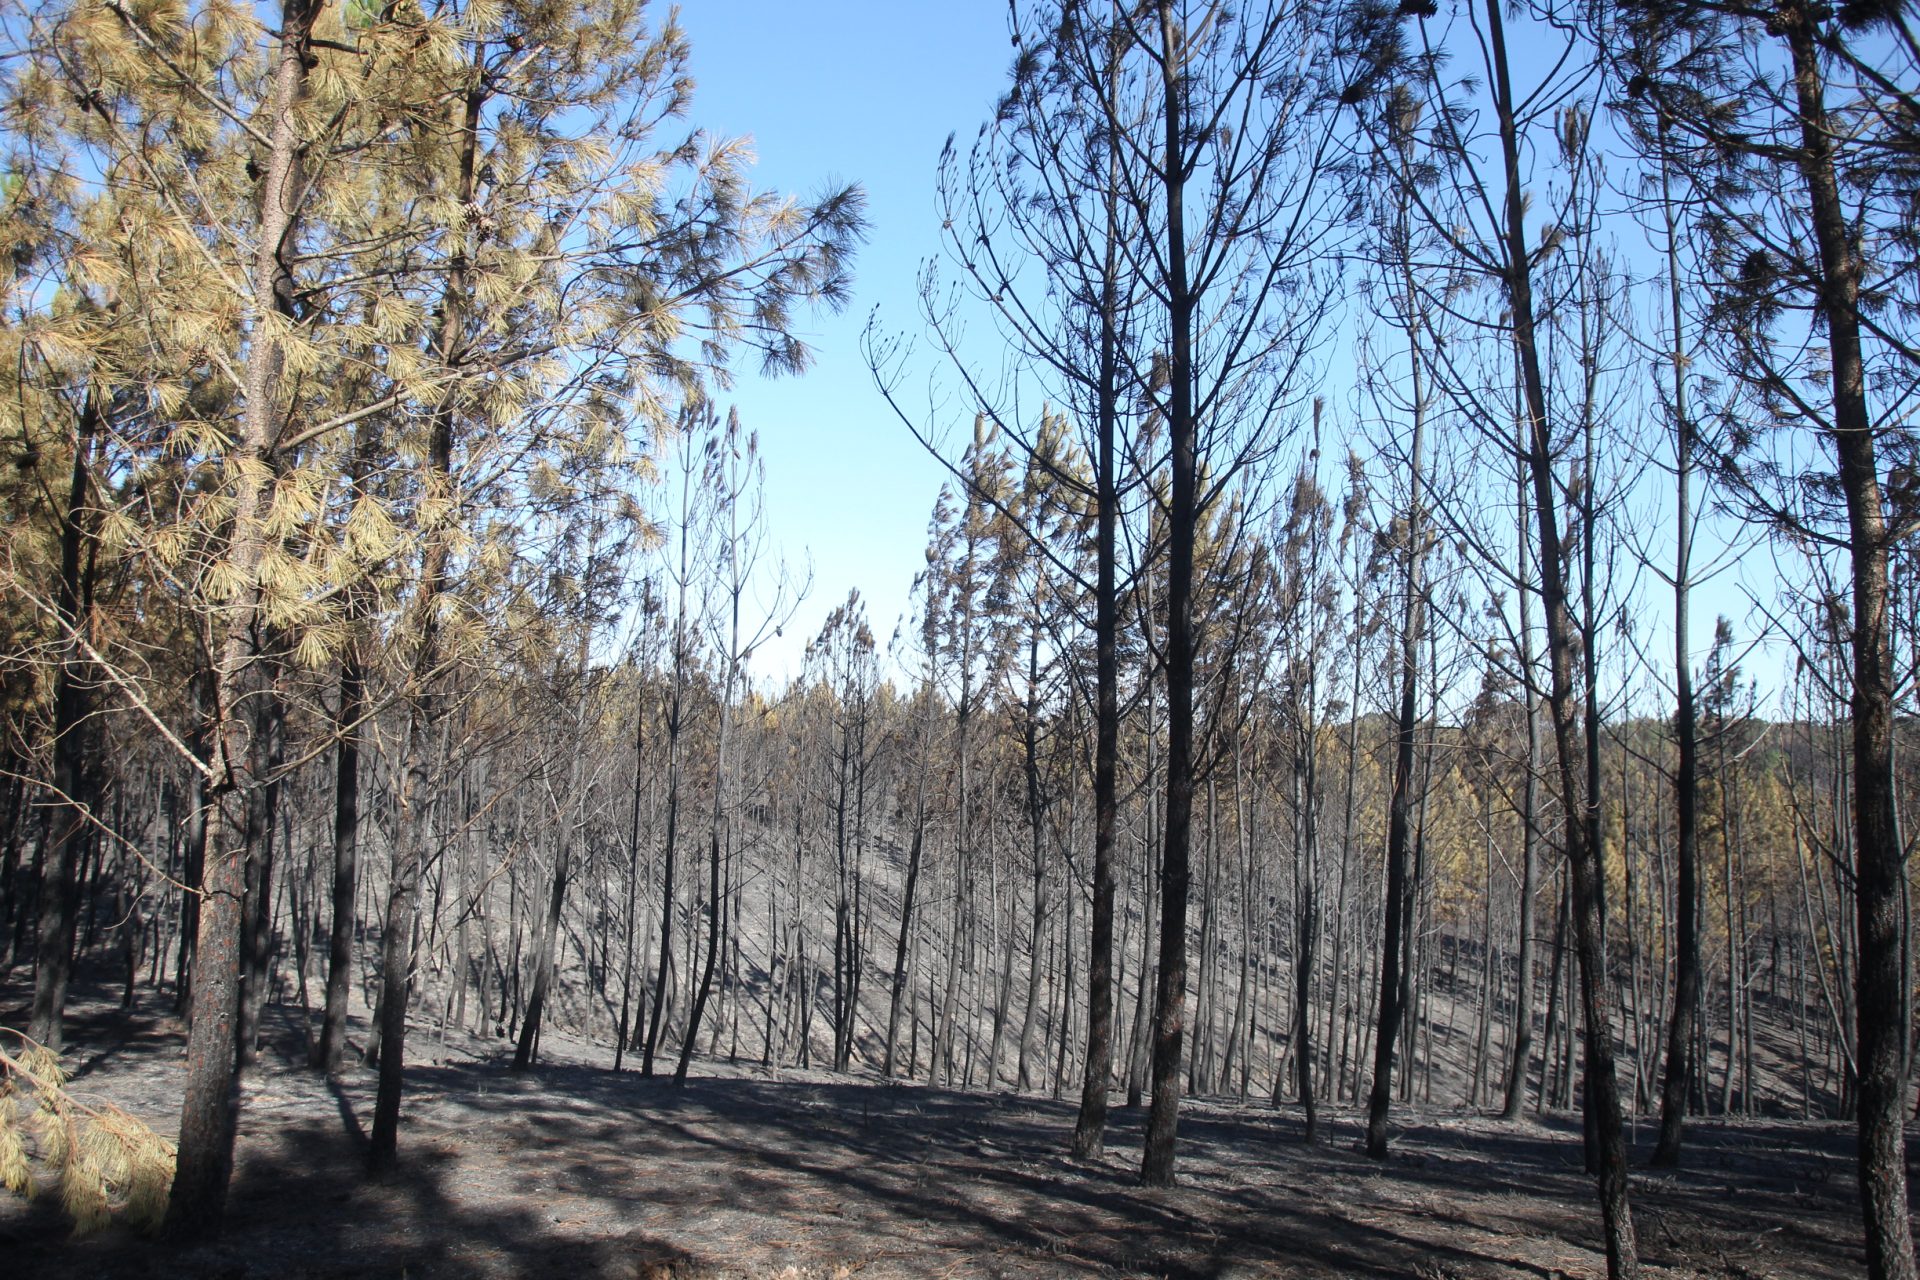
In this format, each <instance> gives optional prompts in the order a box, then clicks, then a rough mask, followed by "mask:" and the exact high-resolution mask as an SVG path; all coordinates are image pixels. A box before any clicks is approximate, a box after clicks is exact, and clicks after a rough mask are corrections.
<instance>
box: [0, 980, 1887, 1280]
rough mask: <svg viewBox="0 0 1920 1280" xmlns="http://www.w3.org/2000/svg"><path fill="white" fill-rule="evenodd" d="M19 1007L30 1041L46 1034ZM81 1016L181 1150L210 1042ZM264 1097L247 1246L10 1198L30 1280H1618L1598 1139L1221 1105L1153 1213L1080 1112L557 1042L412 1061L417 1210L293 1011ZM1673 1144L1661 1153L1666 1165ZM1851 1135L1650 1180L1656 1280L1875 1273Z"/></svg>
mask: <svg viewBox="0 0 1920 1280" xmlns="http://www.w3.org/2000/svg"><path fill="white" fill-rule="evenodd" d="M21 994H22V993H21V992H20V989H19V985H18V982H17V981H16V982H15V983H13V984H10V985H9V987H8V988H7V989H6V991H5V993H4V999H0V1022H5V1023H6V1024H8V1025H17V1021H16V1015H17V1013H18V1012H19V1010H18V1009H17V1007H16V1006H17V1005H18V1004H19V1003H20V996H21ZM83 995H91V996H93V997H95V998H91V999H83V1000H82V1001H81V1002H80V1003H79V1007H78V1012H79V1015H80V1016H79V1019H78V1025H77V1028H76V1032H75V1034H74V1035H73V1037H72V1039H73V1041H74V1044H73V1048H72V1052H71V1053H70V1054H69V1062H70V1064H71V1065H72V1066H73V1068H74V1069H76V1070H77V1073H78V1078H77V1079H76V1080H75V1082H74V1087H75V1088H76V1089H77V1090H80V1091H82V1092H84V1093H86V1094H90V1095H92V1096H94V1097H97V1098H101V1099H105V1100H108V1101H112V1102H115V1103H118V1104H119V1105H122V1106H124V1107H126V1108H127V1109H129V1110H131V1111H132V1112H134V1113H135V1114H137V1115H139V1116H141V1117H142V1118H144V1119H146V1120H147V1121H149V1122H150V1123H151V1124H153V1125H154V1126H155V1127H156V1128H158V1129H159V1130H160V1131H161V1132H162V1133H171V1131H172V1129H173V1127H174V1125H175V1123H176V1108H177V1106H178V1090H179V1082H180V1077H181V1071H182V1068H181V1060H180V1052H181V1045H182V1037H181V1029H180V1026H179V1024H178V1022H177V1020H176V1019H174V1018H172V1017H171V1016H170V1015H169V1014H167V1013H165V1012H163V1011H161V1010H160V1009H159V1008H158V1005H157V1002H156V1001H153V1000H151V999H150V998H149V999H147V1000H145V1001H144V1002H143V1007H142V1009H141V1010H139V1011H138V1012H136V1013H135V1014H134V1015H132V1016H127V1015H123V1014H121V1013H120V1012H119V1011H118V1010H117V1009H115V1008H114V1007H113V1006H112V1005H111V1004H110V1002H109V1001H108V1000H107V998H106V992H105V991H104V990H100V991H97V992H85V993H83ZM273 1017H274V1024H273V1028H272V1029H273V1030H274V1032H275V1033H276V1034H275V1038H274V1039H273V1041H272V1042H271V1043H270V1044H269V1045H268V1046H267V1047H266V1048H265V1049H264V1050H263V1053H262V1062H261V1064H260V1065H259V1066H258V1067H256V1068H254V1069H252V1070H251V1071H250V1072H249V1075H248V1079H247V1083H246V1087H245V1104H244V1111H243V1118H242V1122H241V1140H240V1150H239V1164H238V1170H237V1173H236V1176H235V1179H234V1185H233V1200H232V1214H231V1225H230V1228H229V1230H228V1231H227V1233H226V1234H225V1236H224V1237H223V1238H222V1239H221V1240H220V1241H219V1242H218V1243H216V1244H212V1245H205V1246H200V1247H197V1248H192V1249H175V1248H171V1247H168V1246H163V1245H158V1244H153V1243H149V1242H146V1241H143V1240H139V1239H136V1238H133V1237H130V1236H129V1235H127V1234H125V1233H124V1232H121V1231H118V1230H115V1231H110V1232H108V1233H106V1234H105V1235H102V1236H100V1237H96V1238H94V1239H91V1240H86V1241H79V1242H72V1241H69V1240H67V1239H66V1229H65V1226H64V1224H63V1223H62V1222H61V1220H60V1219H59V1217H58V1214H57V1212H56V1211H55V1210H54V1209H53V1208H52V1207H51V1206H50V1205H49V1204H47V1203H46V1202H45V1201H44V1200H43V1201H41V1202H38V1203H36V1204H34V1205H30V1206H29V1205H24V1204H22V1203H20V1202H17V1201H14V1200H12V1199H11V1198H6V1199H4V1200H0V1276H4V1277H8V1278H9V1280H26V1278H27V1277H40V1276H47V1277H92V1276H155V1277H217V1278H219V1280H241V1278H242V1277H248V1278H253V1277H277V1276H287V1277H368V1278H371V1277H394V1278H396V1280H397V1278H399V1277H407V1278H408V1280H424V1278H426V1277H456V1276H479V1277H509V1276H526V1277H537V1278H540V1280H589V1278H599V1277H629V1278H646V1280H664V1278H666V1277H674V1278H675V1280H695V1278H706V1277H730V1276H741V1277H790V1278H792V1280H802V1278H805V1280H813V1278H816V1277H838V1276H848V1277H852V1276H863V1277H866V1276H871V1277H997V1276H1009V1277H1037V1276H1129V1277H1132V1276H1140V1277H1145V1276H1166V1277H1182V1278H1187V1277H1193V1278H1197V1277H1256V1276H1285V1277H1295V1276H1298V1277H1326V1276H1408V1277H1424V1278H1426V1280H1441V1278H1443V1277H1445V1278H1465V1277H1489V1278H1491V1277H1541V1278H1543V1280H1551V1278H1553V1277H1562V1276H1565V1277H1585V1276H1600V1275H1604V1274H1605V1264H1604V1258H1603V1257H1602V1255H1601V1253H1600V1234H1599V1225H1598V1217H1597V1211H1596V1209H1595V1207H1594V1201H1593V1197H1592V1183H1591V1181H1590V1180H1589V1179H1588V1178H1587V1177H1586V1175H1585V1174H1584V1173H1583V1172H1582V1170H1581V1163H1580V1135H1579V1125H1578V1119H1577V1117H1568V1116H1552V1117H1548V1118H1547V1119H1545V1120H1544V1121H1531V1120H1529V1121H1526V1122H1522V1123H1515V1124H1509V1123H1505V1122H1501V1121H1498V1120H1494V1119H1490V1118H1487V1117H1484V1116H1478V1115H1464V1114H1460V1113H1457V1112H1456V1113H1420V1112H1405V1113H1403V1117H1402V1118H1403V1123H1402V1125H1401V1128H1400V1130H1399V1132H1398V1136H1397V1137H1396V1139H1395V1143H1394V1154H1393V1156H1392V1158H1390V1159H1389V1160H1387V1161H1386V1162H1384V1163H1376V1162H1373V1161H1371V1160H1368V1159H1367V1158H1366V1157H1365V1156H1364V1155H1362V1154H1361V1153H1360V1152H1359V1150H1358V1149H1357V1147H1358V1141H1359V1136H1360V1122H1359V1117H1358V1116H1357V1115H1355V1114H1353V1113H1350V1112H1344V1111H1336V1112H1333V1113H1332V1114H1331V1115H1330V1116H1327V1117H1325V1118H1324V1119H1323V1132H1322V1139H1321V1141H1320V1142H1319V1143H1318V1144H1316V1145H1314V1146H1307V1145H1305V1144H1303V1143H1302V1141H1301V1124H1300V1117H1299V1114H1298V1112H1297V1111H1296V1110H1294V1109H1291V1108H1281V1109H1278V1110H1276V1109H1274V1108H1271V1107H1266V1106H1261V1105H1243V1104H1240V1103H1237V1102H1234V1103H1225V1102H1216V1101H1209V1100H1201V1101H1197V1102H1190V1103H1189V1104H1187V1106H1186V1108H1185V1109H1184V1110H1183V1114H1182V1119H1181V1124H1180V1138H1181V1148H1180V1163H1179V1173H1180V1185H1179V1186H1177V1187H1175V1188H1173V1189H1171V1190H1148V1189H1145V1188H1142V1187H1140V1186H1138V1185H1136V1184H1135V1181H1134V1177H1133V1172H1134V1167H1135V1163H1136V1161H1137V1159H1138V1155H1139V1149H1140V1137H1141V1123H1142V1119H1143V1117H1142V1115H1141V1114H1140V1113H1139V1112H1133V1111H1128V1110H1125V1109H1117V1110H1116V1111H1115V1113H1114V1124H1113V1128H1112V1132H1111V1137H1110V1141H1109V1157H1108V1159H1107V1160H1106V1161H1105V1162H1103V1163H1100V1164H1095V1165H1091V1166H1088V1165H1079V1164H1075V1163H1074V1162H1072V1161H1071V1160H1069V1159H1068V1158H1067V1157H1066V1154H1065V1145H1066V1138H1067V1135H1068V1133H1069V1131H1070V1130H1071V1128H1072V1124H1073V1115H1074V1112H1073V1107H1072V1104H1071V1103H1070V1102H1064V1101H1053V1100H1050V1099H1045V1098H1037V1097H1024V1096H1014V1095H1009V1094H985V1093H968V1092H961V1091H958V1090H951V1089H934V1088H928V1087H924V1086H920V1085H912V1084H891V1083H886V1082H882V1081H879V1080H877V1079H874V1078H873V1077H871V1076H855V1077H836V1076H832V1075H829V1074H826V1073H821V1072H801V1071H778V1072H768V1071H761V1070H759V1069H757V1068H750V1067H746V1066H729V1065H727V1064H725V1063H707V1062H701V1061H698V1060H696V1062H695V1065H694V1075H693V1078H691V1079H689V1081H688V1082H687V1084H686V1086H685V1087H684V1088H679V1089H676V1088H675V1087H674V1086H673V1084H672V1082H671V1080H670V1079H653V1080H646V1079H642V1078H641V1077H640V1076H639V1075H638V1074H636V1073H635V1072H633V1071H626V1072H622V1073H620V1074H615V1073H614V1072H613V1071H612V1070H610V1069H609V1064H610V1059H609V1055H608V1053H607V1052H606V1050H605V1049H604V1048H603V1047H601V1046H594V1045H587V1044H581V1043H575V1042H570V1041H568V1040H566V1039H564V1038H562V1037H559V1036H557V1035H556V1036H553V1037H550V1038H549V1040H548V1043H547V1047H546V1063H545V1065H543V1066H541V1067H539V1068H537V1069H536V1070H534V1071H532V1072H530V1073H528V1074H526V1075H523V1076H516V1075H514V1074H512V1073H511V1072H509V1071H508V1070H507V1069H506V1066H505V1063H504V1056H505V1055H504V1054H503V1053H501V1052H500V1051H499V1046H496V1045H492V1044H488V1043H485V1042H482V1041H461V1042H458V1043H454V1042H449V1043H447V1044H441V1043H439V1042H438V1041H437V1040H436V1038H435V1036H434V1034H433V1033H432V1032H431V1031H429V1030H424V1029H422V1030H417V1031H416V1032H415V1033H414V1035H413V1037H412V1039H413V1043H412V1045H410V1049H411V1050H412V1054H411V1057H412V1059H413V1062H414V1065H413V1066H412V1067H411V1068H410V1070H409V1073H408V1081H409V1092H408V1097H407V1105H406V1112H405V1117H404V1127H403V1129H402V1133H401V1141H402V1155H403V1158H404V1160H405V1165H406V1169H405V1172H404V1174H403V1175H401V1176H400V1177H398V1178H396V1179H395V1180H393V1181H391V1182H389V1183H385V1184H379V1185H373V1184H369V1183H367V1182H366V1181H365V1180H364V1179H363V1178H362V1176H361V1174H360V1157H361V1150H362V1143H363V1141H364V1128H365V1125H366V1123H367V1119H368V1117H369V1115H370V1113H371V1109H372V1094H373V1078H372V1073H371V1072H370V1071H367V1070H365V1069H362V1068H355V1069H354V1070H352V1071H351V1072H349V1073H348V1074H347V1075H346V1076H345V1078H344V1079H341V1080H338V1081H335V1082H331V1083H330V1082H328V1081H325V1080H322V1079H320V1078H318V1077H316V1076H314V1075H312V1074H311V1073H309V1072H307V1071H305V1070H303V1069H301V1068H300V1066H299V1061H300V1050H301V1040H302V1037H301V1034H300V1032H299V1030H298V1026H299V1017H300V1015H299V1013H298V1011H297V1010H285V1009H282V1010H276V1011H274V1012H273ZM1652 1137H1653V1135H1652V1133H1651V1131H1650V1129H1649V1128H1647V1127H1644V1126H1643V1128H1642V1129H1641V1131H1640V1132H1639V1134H1638V1139H1639V1140H1638V1141H1637V1142H1636V1143H1635V1154H1636V1156H1637V1157H1639V1158H1640V1159H1641V1160H1644V1158H1645V1156H1646V1154H1647V1153H1648V1151H1649V1150H1650V1149H1651V1141H1652ZM1852 1152H1853V1139H1852V1133H1851V1129H1850V1127H1849V1126H1846V1125H1841V1124H1832V1123H1795V1122H1779V1121H1772V1122H1749V1123H1738V1124H1733V1123H1718V1122H1703V1123H1696V1124H1694V1125H1693V1126H1692V1128H1691V1130H1690V1139H1689V1150H1688V1160H1687V1167H1686V1168H1685V1169H1683V1170H1681V1171H1679V1172H1674V1173H1669V1172H1654V1171H1651V1170H1646V1169H1644V1168H1639V1169H1637V1170H1636V1176H1635V1180H1634V1187H1633V1195H1634V1201H1633V1207H1634V1214H1635V1218H1636V1221H1637V1223H1638V1225H1639V1231H1640V1239H1641V1244H1642V1250H1643V1255H1644V1257H1645V1260H1646V1261H1647V1262H1648V1263H1649V1264H1650V1267H1649V1271H1650V1274H1652V1275H1654V1276H1661V1277H1679V1276H1689V1277H1690V1276H1716V1277H1717V1276H1735V1277H1786V1276H1812V1277H1843V1276H1855V1275H1858V1274H1861V1272H1862V1270H1863V1268H1864V1265H1865V1255H1864V1252H1863V1250H1862V1247H1861V1243H1860V1229H1859V1224H1858V1219H1857V1207H1856V1206H1857V1200H1856V1197H1855V1190H1854V1181H1853V1166H1852Z"/></svg>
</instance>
